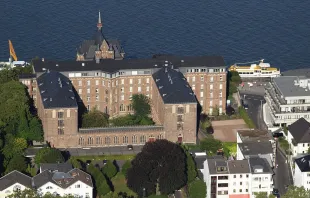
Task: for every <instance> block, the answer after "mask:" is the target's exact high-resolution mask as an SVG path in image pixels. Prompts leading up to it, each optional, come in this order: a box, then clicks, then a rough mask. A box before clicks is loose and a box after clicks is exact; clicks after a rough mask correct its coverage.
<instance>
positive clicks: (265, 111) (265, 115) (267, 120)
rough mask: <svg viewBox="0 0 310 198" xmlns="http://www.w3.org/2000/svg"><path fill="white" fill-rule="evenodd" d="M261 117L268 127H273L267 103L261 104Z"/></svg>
mask: <svg viewBox="0 0 310 198" xmlns="http://www.w3.org/2000/svg"><path fill="white" fill-rule="evenodd" d="M263 119H264V122H265V124H266V125H267V127H268V128H272V127H273V123H272V118H271V116H270V111H269V109H268V106H267V103H265V104H263Z"/></svg>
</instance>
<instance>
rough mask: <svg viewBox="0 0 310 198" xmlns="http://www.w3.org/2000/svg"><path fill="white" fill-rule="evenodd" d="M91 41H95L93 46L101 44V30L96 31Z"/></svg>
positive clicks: (102, 38) (102, 37)
mask: <svg viewBox="0 0 310 198" xmlns="http://www.w3.org/2000/svg"><path fill="white" fill-rule="evenodd" d="M93 39H94V40H95V45H99V46H100V45H101V44H102V41H103V40H104V39H105V38H104V36H103V33H102V31H101V29H98V30H97V31H96V32H95V34H94V37H93Z"/></svg>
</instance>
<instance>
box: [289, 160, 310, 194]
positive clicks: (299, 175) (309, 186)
mask: <svg viewBox="0 0 310 198" xmlns="http://www.w3.org/2000/svg"><path fill="white" fill-rule="evenodd" d="M293 177H294V185H295V186H298V187H304V188H305V189H306V190H310V172H302V171H301V170H300V168H299V167H298V166H297V164H296V163H295V172H294V176H293Z"/></svg>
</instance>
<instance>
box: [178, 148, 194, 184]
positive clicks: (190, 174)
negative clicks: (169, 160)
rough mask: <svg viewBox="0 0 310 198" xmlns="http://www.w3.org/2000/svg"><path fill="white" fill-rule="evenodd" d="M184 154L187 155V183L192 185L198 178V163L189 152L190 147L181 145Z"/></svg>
mask: <svg viewBox="0 0 310 198" xmlns="http://www.w3.org/2000/svg"><path fill="white" fill-rule="evenodd" d="M181 146H182V148H183V150H184V153H185V154H186V175H187V183H190V182H192V181H194V180H195V178H196V177H197V168H196V163H195V160H194V158H193V156H192V155H191V154H190V152H189V151H188V147H187V146H186V145H184V144H182V145H181Z"/></svg>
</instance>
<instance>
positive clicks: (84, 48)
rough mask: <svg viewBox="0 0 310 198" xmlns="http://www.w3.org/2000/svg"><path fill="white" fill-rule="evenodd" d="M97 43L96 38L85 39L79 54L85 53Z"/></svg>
mask: <svg viewBox="0 0 310 198" xmlns="http://www.w3.org/2000/svg"><path fill="white" fill-rule="evenodd" d="M92 45H95V40H85V41H83V42H82V45H81V46H80V47H79V48H78V53H79V54H84V55H86V53H87V52H88V49H89V47H90V46H92Z"/></svg>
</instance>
